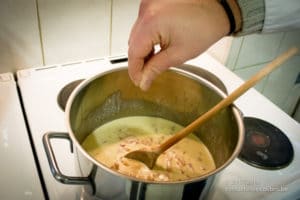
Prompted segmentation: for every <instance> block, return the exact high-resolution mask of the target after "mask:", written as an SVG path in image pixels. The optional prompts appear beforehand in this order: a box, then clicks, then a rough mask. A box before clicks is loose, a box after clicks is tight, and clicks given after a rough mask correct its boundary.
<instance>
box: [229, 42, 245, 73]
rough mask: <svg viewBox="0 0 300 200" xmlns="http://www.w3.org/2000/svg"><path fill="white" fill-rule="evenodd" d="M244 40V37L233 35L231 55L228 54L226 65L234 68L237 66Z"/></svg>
mask: <svg viewBox="0 0 300 200" xmlns="http://www.w3.org/2000/svg"><path fill="white" fill-rule="evenodd" d="M243 41H244V37H233V39H232V42H231V47H230V51H229V55H228V56H227V61H226V66H227V67H228V68H229V69H231V70H233V69H234V68H235V65H236V62H237V59H238V56H239V53H240V51H241V47H242V44H243Z"/></svg>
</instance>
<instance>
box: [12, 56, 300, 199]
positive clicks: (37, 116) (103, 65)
mask: <svg viewBox="0 0 300 200" xmlns="http://www.w3.org/2000/svg"><path fill="white" fill-rule="evenodd" d="M188 64H192V65H195V66H199V67H201V68H203V69H206V70H208V71H210V72H212V73H213V74H215V75H216V76H217V77H219V78H220V79H221V80H222V81H223V82H224V84H225V86H226V87H227V90H228V92H231V91H233V89H235V88H236V87H238V86H239V85H240V84H241V83H242V80H241V79H240V78H238V77H237V76H236V75H234V74H233V73H232V72H231V71H230V70H228V69H227V68H226V67H224V66H223V65H222V64H220V63H219V62H217V61H216V60H215V59H213V58H212V57H210V56H209V55H207V54H203V55H201V56H199V57H197V58H196V59H193V60H191V61H189V62H188ZM126 65H127V63H120V64H114V65H112V64H111V63H110V62H109V60H108V59H99V60H92V61H83V62H78V63H73V64H67V65H56V66H47V67H43V68H36V69H33V68H32V69H27V70H21V71H18V73H17V77H18V84H19V87H20V90H21V95H22V99H23V102H24V107H25V112H26V116H27V118H28V123H29V127H30V131H31V134H32V137H33V140H34V145H35V148H36V149H37V156H38V159H39V161H40V165H41V170H42V174H43V178H44V181H45V183H46V187H47V190H48V195H49V197H50V199H51V200H52V199H57V200H58V199H79V194H80V191H81V188H80V187H79V186H76V187H75V186H70V185H63V184H61V183H58V182H57V181H56V180H55V179H54V178H53V176H52V175H51V172H50V168H49V165H48V162H47V159H46V155H45V151H44V148H43V145H42V136H43V135H44V134H45V133H46V132H49V131H60V132H61V131H63V132H64V131H66V127H65V116H64V112H63V111H62V110H61V109H60V108H59V106H58V104H57V95H58V93H59V91H60V89H61V88H63V87H64V86H65V85H66V84H68V83H69V82H72V81H74V80H78V79H83V78H87V77H90V76H93V75H95V74H98V73H101V72H102V71H105V70H108V69H111V68H113V67H118V66H126ZM235 104H236V105H237V106H238V107H239V109H240V110H241V111H242V113H243V114H244V115H245V116H253V117H257V118H260V119H263V120H265V121H268V122H270V123H271V124H273V125H275V126H276V127H278V128H279V129H281V130H282V131H283V132H284V133H286V135H287V136H288V137H289V139H290V140H291V142H292V144H293V147H294V151H295V156H294V160H293V162H292V163H291V164H290V165H289V166H288V167H286V168H283V169H281V170H273V171H270V170H263V169H258V168H255V167H252V166H250V165H247V164H245V163H243V162H242V161H240V160H239V159H235V161H234V162H233V163H232V164H230V165H229V166H228V167H227V168H226V169H225V170H223V171H222V172H221V173H220V174H219V175H218V176H217V178H216V181H215V184H214V186H213V188H212V190H211V192H210V195H209V197H208V198H209V199H212V200H215V199H216V200H218V199H240V198H241V195H242V198H243V199H296V197H300V191H299V189H298V188H297V185H298V184H300V169H299V167H298V166H300V145H299V144H300V134H299V130H300V125H299V123H298V122H296V121H295V120H293V119H292V118H290V117H289V116H288V115H287V114H285V113H284V112H283V111H281V110H280V109H279V108H278V107H276V106H275V105H274V104H273V103H272V102H270V101H269V100H267V99H266V98H265V97H263V96H262V95H261V94H259V93H258V92H256V91H255V90H254V89H251V90H250V91H248V92H247V93H246V94H245V95H243V96H242V97H240V98H239V99H238V100H237V101H236V102H235ZM53 148H54V152H55V154H56V155H57V161H58V165H59V166H60V168H61V171H62V172H63V173H65V174H67V175H76V172H75V169H74V163H75V161H74V157H73V154H71V153H70V150H69V145H68V142H67V141H65V142H61V141H57V142H55V144H54V145H53ZM66 163H67V164H66ZM75 164H76V163H75ZM236 184H239V185H245V187H246V189H244V190H242V189H241V190H242V191H238V190H237V189H232V186H233V187H234V186H235V185H236ZM253 187H254V188H258V189H257V190H262V191H258V192H253V191H251V189H250V188H253ZM281 187H282V188H283V189H282V191H277V188H281ZM247 188H248V189H247ZM268 188H269V189H268ZM283 190H284V191H283ZM279 197H282V198H279ZM294 197H295V198H294Z"/></svg>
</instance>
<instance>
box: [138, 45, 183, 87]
mask: <svg viewBox="0 0 300 200" xmlns="http://www.w3.org/2000/svg"><path fill="white" fill-rule="evenodd" d="M184 61H185V60H184V59H183V55H182V54H181V55H180V54H179V51H178V49H176V48H174V47H169V48H166V49H162V50H161V51H160V52H158V53H157V54H154V55H153V56H152V57H151V58H150V59H149V60H148V61H147V62H146V63H145V65H144V68H143V72H142V78H141V81H140V84H139V87H140V88H141V89H142V90H144V91H146V90H148V89H149V88H150V86H151V84H152V82H153V80H154V79H155V78H156V77H157V76H158V75H159V74H161V73H162V72H164V71H166V70H167V69H168V68H169V67H172V66H176V65H180V64H182V63H183V62H184Z"/></svg>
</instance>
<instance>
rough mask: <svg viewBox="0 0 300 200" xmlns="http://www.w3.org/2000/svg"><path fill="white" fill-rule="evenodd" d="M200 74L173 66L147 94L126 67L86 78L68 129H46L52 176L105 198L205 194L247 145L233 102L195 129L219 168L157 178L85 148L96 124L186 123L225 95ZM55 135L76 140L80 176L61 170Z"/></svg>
mask: <svg viewBox="0 0 300 200" xmlns="http://www.w3.org/2000/svg"><path fill="white" fill-rule="evenodd" d="M188 68H189V67H188ZM204 72H205V71H204ZM200 76H201V74H200ZM200 76H199V74H198V75H195V74H193V73H189V72H187V71H184V70H180V69H176V68H171V69H170V70H168V71H167V72H165V73H163V74H162V75H160V76H159V77H158V78H157V79H156V80H155V81H154V83H153V84H152V86H151V88H150V89H149V90H148V91H147V92H143V91H141V90H140V89H139V88H137V87H135V86H134V85H133V84H132V82H131V80H130V79H129V77H128V72H127V68H126V67H124V68H118V69H113V70H111V71H107V72H105V73H101V74H98V75H96V76H94V77H93V78H90V79H87V80H85V81H83V82H82V83H81V84H80V85H79V86H78V87H77V88H76V89H75V91H74V92H73V93H72V95H71V96H70V98H69V100H68V102H67V107H66V119H67V126H68V130H69V133H47V134H45V135H44V138H43V142H44V147H45V150H46V153H47V157H48V161H49V164H50V168H51V172H52V174H53V176H54V177H55V178H56V180H58V181H59V182H62V183H66V184H83V185H87V187H88V188H89V189H90V191H91V192H92V194H93V195H94V196H95V197H99V198H101V199H118V200H119V199H202V198H205V195H206V194H207V192H208V190H209V187H210V185H211V184H212V182H213V177H214V176H213V175H215V174H216V173H217V172H219V171H221V170H222V169H224V168H225V167H226V166H228V165H229V164H230V163H231V162H232V161H233V159H235V158H236V157H237V155H238V153H239V152H240V150H241V147H242V142H243V138H244V126H243V121H242V117H241V115H240V112H239V111H238V110H237V109H236V108H235V107H234V106H231V107H228V108H226V109H224V110H223V111H221V112H220V113H219V114H217V115H216V116H215V117H214V118H213V119H211V120H209V121H208V122H206V123H205V124H204V125H202V126H201V127H199V128H198V129H197V130H196V131H195V134H196V135H197V137H199V138H200V139H201V140H202V141H203V142H204V143H205V145H206V146H207V148H208V149H209V150H210V152H211V154H212V156H213V158H214V161H215V164H216V169H215V170H214V171H212V172H210V173H208V174H206V175H204V176H201V177H196V178H191V179H189V180H186V181H173V182H156V181H142V180H139V179H136V178H133V177H129V176H126V175H123V174H120V173H118V172H116V171H113V170H112V169H110V168H108V167H106V166H104V165H103V164H101V163H100V162H98V161H96V160H95V159H94V158H93V157H91V156H90V155H89V154H88V153H87V152H86V151H85V150H84V149H83V148H82V146H81V143H82V142H83V140H84V139H85V138H86V137H87V136H88V135H89V134H90V133H91V132H92V131H93V130H94V129H95V128H97V127H99V126H101V125H102V124H104V123H106V122H109V121H111V120H114V119H117V118H121V117H125V116H138V115H144V116H157V117H162V118H165V119H169V120H172V121H174V122H176V123H179V124H181V125H183V126H185V125H187V124H188V123H190V122H191V121H193V120H194V119H195V118H197V117H198V116H199V115H201V114H202V113H204V112H205V111H207V110H208V109H209V108H211V107H212V106H214V105H215V104H216V103H217V102H219V101H220V100H221V99H222V98H224V97H225V96H226V95H225V93H224V92H222V91H221V90H220V89H219V88H218V87H216V86H215V85H214V84H212V83H211V82H209V81H207V80H206V79H204V78H202V77H200ZM222 87H223V85H222ZM51 138H63V139H69V140H70V141H71V143H72V147H73V148H74V149H75V152H76V156H77V161H78V163H79V169H78V171H79V173H80V174H81V176H80V177H69V176H66V175H64V174H62V173H61V172H60V170H59V167H58V166H57V163H56V160H55V155H54V153H53V150H52V148H51V143H50V139H51Z"/></svg>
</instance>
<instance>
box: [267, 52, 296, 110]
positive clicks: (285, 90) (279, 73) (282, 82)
mask: <svg viewBox="0 0 300 200" xmlns="http://www.w3.org/2000/svg"><path fill="white" fill-rule="evenodd" d="M299 63H300V56H295V57H293V58H291V59H290V60H288V61H287V62H286V63H284V64H283V65H282V66H281V67H280V68H279V69H276V70H275V71H274V72H272V73H271V74H270V75H269V78H268V82H267V83H266V86H265V88H264V90H263V94H264V95H265V96H266V97H268V98H269V99H271V101H272V102H274V103H275V104H276V105H278V106H279V107H280V108H282V109H283V110H285V111H286V112H287V111H288V110H287V108H289V107H290V106H291V105H286V102H287V99H288V98H290V97H289V96H291V95H294V96H295V97H294V98H299V96H300V91H299V90H297V92H295V91H293V88H294V87H295V81H296V79H297V76H298V74H299V73H300V67H299V66H300V65H299ZM289 101H290V100H289Z"/></svg>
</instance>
